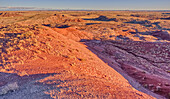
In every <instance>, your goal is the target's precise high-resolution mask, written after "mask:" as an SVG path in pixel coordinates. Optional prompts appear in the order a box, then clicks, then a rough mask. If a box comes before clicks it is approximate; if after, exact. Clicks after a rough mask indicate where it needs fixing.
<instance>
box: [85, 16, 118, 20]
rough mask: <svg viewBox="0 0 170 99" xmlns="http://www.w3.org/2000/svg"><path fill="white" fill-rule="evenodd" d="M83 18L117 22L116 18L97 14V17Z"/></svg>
mask: <svg viewBox="0 0 170 99" xmlns="http://www.w3.org/2000/svg"><path fill="white" fill-rule="evenodd" d="M84 20H93V21H115V22H118V20H117V19H116V18H108V17H106V16H104V15H101V16H99V17H98V18H92V19H84Z"/></svg>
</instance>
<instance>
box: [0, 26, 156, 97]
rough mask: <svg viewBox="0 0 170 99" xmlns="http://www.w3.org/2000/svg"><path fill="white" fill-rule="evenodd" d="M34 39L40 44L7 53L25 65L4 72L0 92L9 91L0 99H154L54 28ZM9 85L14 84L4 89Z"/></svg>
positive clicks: (83, 46) (38, 32) (20, 64)
mask: <svg viewBox="0 0 170 99" xmlns="http://www.w3.org/2000/svg"><path fill="white" fill-rule="evenodd" d="M68 30H69V29H68ZM32 37H33V38H36V41H35V42H36V43H33V44H31V45H29V47H23V48H22V49H20V50H16V51H13V52H11V53H7V54H8V55H9V56H13V55H14V56H15V58H16V59H19V60H22V62H20V63H15V62H13V64H12V65H11V66H9V67H8V69H7V68H2V69H1V75H0V76H1V79H0V82H1V86H2V87H0V90H4V89H5V90H7V91H3V92H2V93H1V95H2V94H3V96H0V97H2V98H12V97H18V98H19V99H20V98H22V99H27V98H30V99H31V98H35V97H36V98H50V97H51V98H54V99H57V98H108V99H113V98H115V99H116V98H118V99H153V97H151V96H149V95H146V94H144V93H142V92H139V91H137V90H136V89H134V88H133V87H132V86H131V85H130V84H129V83H128V82H127V80H126V79H125V78H123V77H122V76H121V75H120V74H119V73H117V72H116V71H115V70H114V69H112V68H111V67H109V66H108V65H107V64H105V63H104V62H103V61H102V60H100V59H99V58H98V57H97V56H96V55H95V54H93V53H92V52H90V51H89V50H88V49H87V48H86V46H85V45H82V44H80V43H78V42H75V41H73V40H70V39H68V38H67V37H65V36H63V35H61V34H59V33H57V32H55V31H54V30H52V29H50V28H44V29H39V31H36V32H35V33H34V35H33V36H32ZM33 38H30V39H33ZM27 40H28V39H27ZM23 42H24V41H22V42H21V43H22V44H23ZM25 44H27V43H25ZM23 46H24V45H23ZM15 58H14V59H12V58H11V61H12V60H16V59H15ZM9 73H11V74H9ZM15 73H16V74H15ZM10 78H12V79H13V80H11V79H10ZM14 78H15V79H14ZM12 82H15V83H12ZM5 83H11V84H8V85H6V86H5V87H3V84H5ZM17 84H18V86H17ZM18 87H19V88H18ZM17 88H18V89H17ZM14 89H17V90H16V91H14V92H11V94H7V93H8V90H9V91H11V90H12V91H13V90H14Z"/></svg>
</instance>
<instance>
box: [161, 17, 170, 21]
mask: <svg viewBox="0 0 170 99" xmlns="http://www.w3.org/2000/svg"><path fill="white" fill-rule="evenodd" d="M160 19H162V20H170V17H168V18H160Z"/></svg>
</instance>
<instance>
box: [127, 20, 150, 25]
mask: <svg viewBox="0 0 170 99" xmlns="http://www.w3.org/2000/svg"><path fill="white" fill-rule="evenodd" d="M125 23H131V24H143V25H144V24H151V22H150V21H148V20H144V21H137V20H133V21H130V22H125Z"/></svg>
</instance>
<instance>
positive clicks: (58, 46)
mask: <svg viewBox="0 0 170 99" xmlns="http://www.w3.org/2000/svg"><path fill="white" fill-rule="evenodd" d="M168 13H169V12H136V11H6V12H5V11H1V12H0V99H61V98H64V99H65V98H66V99H77V98H80V99H81V98H82V99H83V98H99V99H154V98H158V99H164V98H167V99H168V98H170V79H169V78H170V42H169V41H170V21H169V17H170V15H169V14H168Z"/></svg>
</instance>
